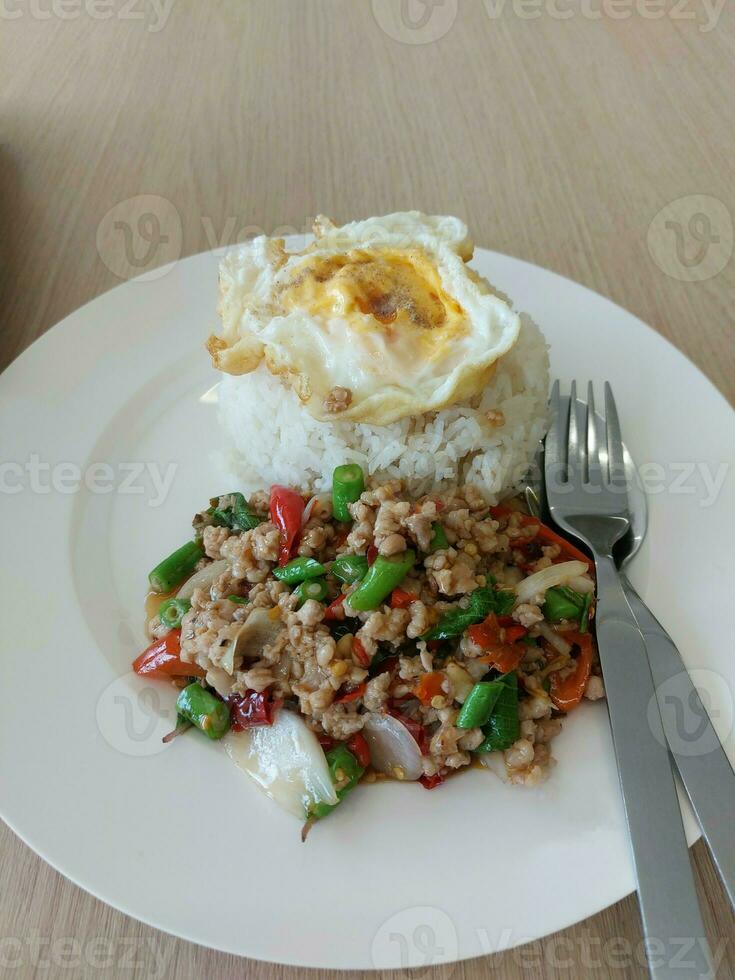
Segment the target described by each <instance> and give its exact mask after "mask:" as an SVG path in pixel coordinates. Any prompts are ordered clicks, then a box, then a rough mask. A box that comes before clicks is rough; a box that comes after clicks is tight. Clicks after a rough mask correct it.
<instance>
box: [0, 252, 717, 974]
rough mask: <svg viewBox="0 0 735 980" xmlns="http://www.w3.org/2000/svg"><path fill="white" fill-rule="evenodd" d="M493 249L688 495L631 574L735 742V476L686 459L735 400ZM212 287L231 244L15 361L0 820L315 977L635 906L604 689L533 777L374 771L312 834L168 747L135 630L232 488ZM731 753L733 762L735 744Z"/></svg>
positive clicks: (666, 495)
mask: <svg viewBox="0 0 735 980" xmlns="http://www.w3.org/2000/svg"><path fill="white" fill-rule="evenodd" d="M476 265H477V267H478V269H479V270H480V271H481V272H482V273H483V274H485V275H487V276H488V277H489V278H490V280H491V281H492V282H493V283H495V284H496V285H497V286H498V287H500V288H501V289H502V290H504V291H505V292H507V293H508V294H509V295H511V296H512V297H513V298H514V300H515V302H516V305H517V308H519V309H525V310H527V311H528V312H529V313H530V314H531V315H532V316H533V317H534V318H535V319H536V320H537V321H538V322H539V323H540V324H541V326H542V327H543V329H544V331H545V333H546V336H547V338H548V340H549V343H550V344H551V351H552V364H553V372H554V374H555V375H557V376H560V377H561V378H563V379H571V378H572V377H576V378H578V379H582V380H585V379H587V378H593V379H596V380H601V379H604V378H607V379H609V380H610V381H611V382H612V383H613V386H614V389H615V393H616V396H617V400H618V405H619V406H620V412H621V416H622V423H623V431H624V433H625V438H626V440H627V442H628V444H629V446H630V449H631V452H632V453H633V455H634V457H635V459H636V460H637V462H638V463H639V465H640V464H641V463H653V464H655V465H657V466H660V467H662V471H663V477H662V479H660V481H659V482H660V483H661V485H668V487H669V489H668V490H664V491H662V492H654V493H652V495H651V497H650V509H651V522H650V532H649V537H648V541H647V543H646V546H645V547H644V549H643V551H642V552H641V554H640V556H639V557H638V558H637V559H636V561H635V565H634V567H633V568H632V569H631V578H632V579H633V581H634V584H635V585H636V587H637V588H638V589H639V591H640V592H641V594H642V595H643V596H644V597H645V598H646V599H647V600H648V601H649V603H650V605H651V606H652V608H653V609H654V611H655V612H656V613H657V615H658V616H660V618H661V619H662V620H663V621H664V623H665V624H666V625H667V626H668V627H669V629H670V630H671V632H672V634H673V635H674V636H675V637H676V638H677V640H678V641H679V643H680V645H681V649H682V651H683V654H684V656H685V658H686V660H687V662H688V664H689V665H690V666H693V667H704V668H707V669H708V670H710V671H713V672H715V674H716V675H719V676H720V677H722V678H724V680H725V683H723V684H721V685H720V686H717V685H715V691H714V698H715V703H714V704H713V707H714V708H715V709H716V711H719V714H718V724H719V725H720V726H721V727H722V729H723V731H722V734H723V735H724V736H729V735H730V731H729V729H730V727H731V726H730V721H731V719H732V710H731V709H732V705H731V703H729V701H728V692H729V690H730V685H731V683H732V681H733V680H734V679H735V667H734V665H733V662H732V659H731V651H732V639H731V635H732V624H731V613H730V610H731V607H732V596H731V592H732V585H733V576H732V553H733V529H734V527H735V524H734V522H735V479H733V475H732V473H729V475H728V476H727V477H726V479H725V482H724V485H723V486H722V487H721V489H720V491H719V494H717V495H716V500H714V502H711V503H710V504H709V505H708V506H704V505H703V504H704V500H705V496H706V492H705V489H704V486H703V483H702V477H701V473H702V469H701V468H700V469H698V470H695V472H694V473H691V472H690V470H691V469H692V468H693V467H694V466H695V464H701V466H704V467H707V468H708V472H710V473H716V472H717V471H718V468H719V467H721V466H722V465H726V464H731V463H732V462H733V447H735V413H733V412H732V410H731V409H730V407H729V406H728V405H727V403H726V402H725V401H724V400H723V398H722V397H721V396H720V395H719V394H718V393H717V392H716V391H715V389H714V388H713V387H712V386H711V385H710V383H709V382H708V381H707V380H706V379H705V378H704V377H703V375H702V374H700V373H699V371H697V369H696V368H695V367H694V366H693V365H692V364H691V363H689V362H688V361H687V360H686V359H685V358H684V357H683V356H682V355H681V354H680V353H678V352H677V351H676V350H675V349H674V348H673V347H671V346H670V345H669V344H668V343H666V342H665V341H664V340H663V339H662V338H661V337H660V336H658V335H657V334H656V333H654V332H653V331H652V330H650V329H649V328H647V327H646V326H644V325H643V324H642V323H641V322H639V321H638V320H636V319H635V318H634V317H633V316H631V315H630V314H628V313H626V312H625V311H624V310H622V309H620V308H618V307H616V306H614V305H613V304H612V303H609V302H608V301H607V300H605V299H603V298H601V297H600V296H597V295H595V294H594V293H591V292H589V291H588V290H586V289H584V288H582V287H581V286H578V285H575V284H574V283H572V282H569V281H568V280H565V279H562V278H560V277H559V276H556V275H554V274H552V273H550V272H547V271H545V270H543V269H539V268H535V267H533V266H531V265H527V264H526V263H524V262H521V261H518V260H516V259H512V258H508V257H505V256H502V255H497V254H493V253H490V252H484V251H479V252H478V254H477V258H476ZM216 277H217V256H215V255H213V254H203V255H197V256H194V257H192V258H190V259H187V260H186V261H183V262H180V263H178V264H177V265H175V266H174V267H173V268H171V269H170V270H169V271H168V272H167V274H165V275H163V276H161V277H159V278H156V279H154V280H152V281H141V282H131V283H128V284H126V285H123V286H121V287H119V288H118V289H115V290H113V291H112V292H110V293H107V294H106V295H105V296H102V297H100V298H99V299H97V300H95V301H94V302H93V303H90V304H89V305H88V306H86V307H84V308H83V309H81V310H79V311H78V312H76V313H75V314H73V315H72V316H70V317H68V318H67V319H66V320H65V321H64V322H63V323H61V324H59V326H58V327H56V328H55V329H54V330H52V331H50V332H49V333H47V334H46V335H45V336H44V337H43V338H41V339H40V340H39V341H38V342H37V343H35V344H34V345H33V346H32V347H31V348H30V349H29V350H28V351H26V352H25V354H23V356H22V357H21V358H20V359H19V360H17V361H16V362H15V363H14V364H13V365H11V367H10V368H9V369H8V370H7V371H6V372H5V374H4V375H3V376H2V378H1V379H0V420H1V421H0V428H1V430H2V432H1V441H0V445H2V455H3V464H2V469H0V476H1V477H2V480H1V483H0V485H1V486H2V489H3V491H4V499H3V504H2V517H1V520H2V542H3V548H2V559H1V565H0V579H1V584H2V590H1V591H2V595H3V629H2V633H1V634H0V669H1V670H2V690H3V692H4V695H5V696H4V698H3V706H2V709H1V710H0V806H1V810H2V815H3V816H4V818H5V819H6V820H7V822H8V823H9V824H10V826H11V827H12V828H13V829H14V830H15V831H16V832H17V833H18V834H19V835H20V836H21V837H22V838H23V840H25V841H26V842H27V843H28V844H29V845H30V846H31V847H32V848H34V850H36V851H37V852H38V853H39V854H40V855H41V856H42V857H43V858H45V860H47V861H48V862H50V863H51V864H52V865H53V866H54V867H56V868H57V869H58V870H59V871H61V872H62V873H63V874H65V875H66V876H67V877H69V878H71V879H72V880H73V881H75V882H76V883H77V884H79V885H81V886H82V887H83V888H86V889H87V890H88V891H90V892H92V893H93V894H94V895H96V896H98V897H99V898H101V899H103V900H104V901H106V902H108V903H109V904H111V905H114V906H115V907H117V908H119V909H121V910H122V911H124V912H126V913H128V914H130V915H133V916H135V917H137V918H139V919H141V920H144V921H146V922H148V923H151V924H152V925H155V926H157V927H159V928H161V929H164V930H167V931H169V932H171V933H175V934H177V935H179V936H182V937H184V938H186V939H190V940H194V941H195V942H198V943H201V944H204V945H207V946H212V947H215V948H218V949H222V950H227V951H229V952H233V953H239V954H243V955H246V956H250V957H257V958H259V959H264V960H274V961H279V962H282V963H290V964H299V965H302V966H311V967H321V968H323V969H326V968H370V967H390V966H400V965H406V964H408V963H410V964H423V963H426V962H434V963H436V962H441V961H443V960H447V961H449V960H455V959H461V958H466V957H472V956H478V955H480V954H482V953H486V952H491V951H493V950H498V949H502V948H507V947H509V946H513V945H517V944H519V943H522V942H524V941H527V940H529V939H533V938H536V937H539V936H542V935H545V934H547V933H550V932H553V931H555V930H557V929H561V928H563V927H565V926H568V925H569V924H571V923H573V922H575V921H578V920H580V919H583V918H585V917H587V916H589V915H591V914H592V913H594V912H596V911H597V910H599V909H601V908H603V907H604V906H607V905H609V904H611V903H612V902H615V901H616V900H617V899H620V898H621V897H622V896H624V895H626V894H627V893H629V892H630V891H631V890H632V888H633V878H632V873H631V866H630V861H629V856H628V845H627V840H626V833H625V826H624V817H623V811H622V807H621V803H620V798H619V793H618V785H617V775H616V770H615V764H614V759H613V752H612V748H611V743H610V736H609V732H608V722H607V715H606V711H605V708H604V706H603V705H601V704H597V705H592V704H586V705H584V706H583V707H582V708H580V709H579V711H577V712H575V714H574V715H573V717H572V718H571V719H570V720H569V722H568V723H567V725H566V727H565V730H564V732H563V734H562V735H561V736H560V738H559V739H558V740H557V741H556V742H555V743H554V745H555V755H556V757H557V758H558V761H559V764H558V766H557V767H556V769H555V770H554V772H553V775H552V777H551V779H550V781H549V782H548V783H547V784H546V785H545V786H543V787H541V788H539V789H533V790H526V789H523V788H511V787H509V786H506V785H504V784H502V783H501V782H500V781H499V780H498V779H497V778H496V777H495V776H493V775H492V774H489V773H485V772H481V771H472V772H470V773H467V774H465V775H463V776H462V777H461V778H458V779H456V780H451V781H450V782H449V783H448V784H446V785H445V786H443V787H442V788H441V789H440V790H437V791H434V792H432V793H427V792H425V791H424V790H423V789H422V788H421V787H420V786H416V785H397V784H396V785H394V784H390V785H378V786H375V787H362V788H360V789H358V791H357V792H356V793H355V794H354V796H353V797H352V798H351V799H350V801H349V805H347V806H344V807H341V808H340V809H339V811H338V812H336V813H335V814H334V816H332V817H330V818H329V820H328V821H325V822H324V824H323V825H320V826H319V827H317V828H316V829H315V830H314V831H313V832H312V834H311V836H310V837H309V840H308V843H307V844H306V845H304V844H302V843H301V842H300V840H299V824H298V821H296V820H294V818H292V817H290V816H289V815H288V814H286V813H283V812H281V811H280V810H278V809H277V808H276V807H275V806H274V805H273V804H272V803H271V802H270V801H269V800H268V799H266V798H265V797H264V796H262V795H261V793H260V792H259V791H258V790H257V789H256V787H255V786H254V785H252V784H251V783H250V782H249V781H248V780H246V779H245V778H244V777H243V776H242V775H241V774H240V773H239V772H238V771H237V770H236V769H235V768H234V767H233V766H232V764H231V763H230V762H229V760H228V759H227V758H226V756H225V754H224V752H223V751H222V750H221V748H220V747H219V746H216V745H214V744H212V743H209V742H207V741H206V740H205V739H201V738H195V737H192V738H182V739H179V740H177V741H175V742H173V743H172V744H170V745H168V746H165V747H164V746H162V744H161V743H160V736H161V734H162V733H163V732H165V731H166V730H168V729H170V728H171V727H173V726H172V722H173V711H172V705H173V693H172V692H171V691H170V690H169V689H168V688H167V686H166V685H160V684H154V683H153V682H147V683H145V682H143V681H139V680H137V679H135V678H134V677H133V676H132V675H131V674H130V673H129V664H130V662H131V661H132V659H133V658H134V657H135V655H136V654H137V653H138V651H139V650H140V649H141V648H142V646H143V645H144V635H143V610H142V598H143V594H144V592H145V583H146V574H147V572H148V570H149V568H151V567H152V566H153V565H154V564H156V562H157V561H158V560H159V559H160V558H161V557H162V556H163V555H165V554H167V553H168V552H169V551H171V550H172V549H173V548H174V547H176V546H177V545H178V544H180V543H181V542H182V541H183V540H185V539H186V537H187V528H188V527H189V522H190V520H191V516H192V514H193V513H194V512H195V511H196V510H198V509H199V508H200V507H201V505H202V501H204V500H206V499H208V498H209V496H210V495H211V494H213V493H215V492H218V491H221V490H222V489H228V488H227V487H224V488H223V487H222V486H221V485H220V483H221V477H220V476H219V474H218V473H217V471H216V468H215V466H214V464H213V463H212V461H211V459H210V456H209V455H208V453H209V450H210V449H211V448H212V447H213V446H215V445H216V444H217V440H218V435H217V432H216V427H215V406H214V404H213V398H212V393H211V388H212V386H213V385H214V384H215V382H216V380H217V379H216V376H215V374H214V372H213V371H212V369H211V368H210V366H209V359H208V357H207V355H206V354H205V352H204V350H203V347H202V344H203V340H204V337H205V336H206V335H207V333H208V332H209V330H210V328H211V327H212V326H213V324H214V321H215V315H214V308H215V292H216ZM93 464H102V465H101V466H97V467H96V468H95V467H93ZM144 464H152V465H153V466H155V467H156V470H155V472H156V473H157V474H158V476H159V478H161V477H163V478H165V476H166V471H167V467H168V466H169V465H171V466H172V467H173V469H172V470H171V471H170V473H172V474H173V482H172V484H171V486H170V489H169V491H168V493H167V494H166V495H165V502H163V503H161V501H160V499H159V498H160V497H161V496H162V494H160V493H159V492H158V491H157V490H156V489H155V484H154V483H153V482H152V479H151V477H150V472H151V471H150V469H149V470H147V471H146V473H147V475H141V474H140V472H139V471H140V470H141V468H142V467H143V465H144ZM80 471H81V472H82V475H83V477H84V478H85V479H86V483H85V482H84V480H83V482H82V485H81V487H80V486H78V477H79V473H80ZM651 473H653V476H654V477H655V472H653V471H649V474H648V475H649V479H650V478H651ZM676 480H678V481H679V484H678V486H679V490H680V491H681V492H675V491H676V486H674V487H672V486H671V484H672V483H674V482H675V481H676ZM111 481H112V482H111ZM112 483H114V484H115V486H114V488H113V487H112ZM156 504H158V505H157V506H156ZM728 750H729V752H730V757H731V759H733V760H735V741H733V740H732V739H728ZM687 819H688V832H689V837H690V840H691V839H693V838H694V836H695V827H694V825H693V823H692V821H691V819H690V818H687Z"/></svg>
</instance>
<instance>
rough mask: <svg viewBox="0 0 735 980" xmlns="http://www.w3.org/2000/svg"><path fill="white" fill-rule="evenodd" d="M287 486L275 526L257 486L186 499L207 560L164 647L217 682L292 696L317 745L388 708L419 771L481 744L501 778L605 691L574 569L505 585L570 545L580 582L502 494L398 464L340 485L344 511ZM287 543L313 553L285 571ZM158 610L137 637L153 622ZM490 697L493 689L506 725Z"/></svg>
mask: <svg viewBox="0 0 735 980" xmlns="http://www.w3.org/2000/svg"><path fill="white" fill-rule="evenodd" d="M274 489H275V488H274ZM287 492H288V493H291V494H292V502H293V500H295V502H296V503H295V506H296V510H297V511H298V512H299V513H300V512H302V511H303V516H302V517H301V519H300V523H298V526H297V527H295V529H292V530H293V534H292V537H291V540H290V541H286V540H285V530H284V526H283V525H282V524H281V523H279V521H281V520H282V518H279V517H278V516H277V514H275V512H274V509H273V507H272V502H271V501H269V496H268V494H266V493H261V494H256V495H254V496H253V497H252V498H251V499H250V500H249V501H244V498H242V497H241V495H239V494H228V495H224V496H222V497H219V498H216V499H215V500H214V501H213V502H212V506H211V507H210V508H209V510H206V511H203V512H202V513H200V514H198V515H197V516H196V517H195V519H194V528H195V531H196V534H197V539H198V540H199V541H200V542H201V547H202V551H203V553H204V558H202V559H201V560H200V561H199V563H198V565H197V574H198V575H201V574H202V570H206V569H207V568H208V567H209V566H210V565H211V564H212V563H213V562H218V563H219V565H218V566H217V568H216V569H213V573H214V572H215V571H216V572H217V574H216V575H215V574H213V575H212V576H211V577H210V578H211V580H209V581H206V580H205V581H204V584H203V585H202V586H201V587H198V588H193V591H192V592H191V597H190V600H189V601H190V607H188V610H187V611H186V612H185V614H184V615H183V617H182V618H181V621H180V628H181V635H180V653H179V656H180V660H181V662H182V663H183V664H184V665H188V664H191V665H196V667H194V666H193V667H192V670H193V671H195V672H196V673H197V675H198V676H200V675H201V676H202V683H203V684H205V685H208V686H209V687H210V688H213V689H214V691H215V692H216V693H217V695H218V696H219V697H220V698H225V699H227V698H232V697H237V696H241V697H242V696H249V695H251V694H252V693H253V692H255V693H256V694H257V695H261V696H262V699H263V703H268V704H269V705H271V706H272V707H273V708H274V710H276V709H277V708H278V706H283V707H284V708H285V709H290V710H293V711H298V712H299V713H300V714H301V716H302V717H303V719H304V720H305V722H306V724H307V725H308V726H309V727H310V728H311V729H312V730H313V731H314V732H315V733H316V734H317V735H318V737H319V739H320V740H321V742H322V744H323V745H325V746H329V745H333V744H335V743H342V742H350V740H351V739H354V737H355V736H356V735H357V734H358V733H360V732H361V731H362V729H363V728H364V726H365V724H366V723H367V722H368V720H369V719H370V718H371V717H380V716H384V715H386V714H388V715H392V716H393V717H394V718H396V719H398V720H399V721H400V722H401V724H403V725H405V726H406V728H407V729H408V731H409V732H410V733H411V735H412V736H413V738H414V739H415V740H416V743H417V745H418V747H419V749H420V753H421V769H422V770H423V776H422V777H421V779H422V781H423V782H424V785H426V786H428V787H429V788H431V787H432V786H434V785H436V784H437V783H438V782H440V781H441V780H442V779H443V778H444V777H446V776H448V775H450V774H451V773H453V772H455V771H456V770H458V769H462V768H465V767H467V766H469V765H470V764H471V762H472V760H473V758H475V757H476V755H477V754H478V753H482V752H487V751H497V752H502V753H503V756H502V757H503V759H504V762H505V767H506V770H507V772H508V776H509V778H510V780H511V782H525V783H531V784H532V783H536V782H538V781H539V780H541V779H543V778H544V777H545V775H546V774H547V773H548V770H549V768H550V766H551V765H552V763H553V760H552V757H551V753H550V748H549V745H550V743H551V741H552V740H553V738H554V737H555V736H556V735H557V734H558V733H559V732H560V731H561V727H562V719H563V716H564V714H565V713H566V712H567V711H569V710H571V708H573V707H575V706H576V705H577V704H578V703H579V702H580V701H581V700H582V699H583V698H587V699H588V700H597V699H599V698H602V697H604V687H603V683H602V678H601V677H600V671H599V666H598V662H597V655H596V650H595V646H594V642H593V640H592V638H591V634H590V627H591V623H592V620H593V618H594V600H593V594H594V591H593V588H594V587H593V582H592V581H591V579H590V578H589V575H590V574H591V569H590V567H589V566H588V573H587V577H586V578H585V579H584V582H583V583H582V585H578V588H579V589H580V590H581V589H582V588H583V587H584V589H586V592H582V591H580V592H576V591H575V590H574V589H572V588H571V587H570V586H569V584H568V583H567V582H566V581H565V580H564V576H563V574H562V575H561V577H560V578H559V579H558V582H559V584H558V586H552V588H550V589H549V588H548V587H547V586H543V587H541V586H539V589H541V588H543V591H538V592H537V591H536V589H535V588H534V589H533V590H532V585H533V586H535V585H536V580H535V579H534V581H533V583H528V586H527V587H526V589H525V592H524V594H525V595H526V596H529V595H532V601H519V600H518V599H517V598H516V589H517V587H518V585H519V583H521V582H524V581H525V580H526V579H528V578H529V576H533V575H536V574H538V573H540V572H542V571H543V570H544V569H545V570H546V572H545V573H544V574H547V573H548V570H549V569H551V568H552V566H555V565H560V566H561V565H562V564H563V563H569V562H570V561H572V560H573V559H576V560H577V563H576V567H575V572H574V575H575V576H576V577H577V581H578V582H579V564H578V562H579V558H580V557H581V556H580V555H579V553H578V552H576V551H575V549H574V548H572V547H571V546H569V545H567V544H566V542H564V541H563V540H562V539H560V538H558V537H557V536H556V535H554V534H553V532H551V531H550V530H549V529H548V528H545V526H544V525H542V524H540V522H538V521H536V520H534V519H533V518H530V517H528V515H526V514H524V513H523V512H522V511H521V509H520V505H519V503H518V502H515V501H514V502H511V503H510V504H509V505H506V506H500V507H488V506H487V505H486V503H485V501H484V499H483V497H482V494H480V493H479V491H478V490H477V489H476V488H474V487H472V486H467V487H464V488H462V489H457V490H454V491H451V492H448V493H441V494H440V493H435V494H429V495H427V496H425V497H423V498H421V499H419V500H413V499H411V498H410V497H409V496H408V495H407V494H405V493H404V491H403V487H402V484H401V483H400V481H395V480H394V481H390V482H388V483H385V484H382V485H378V486H372V487H370V488H369V489H366V490H364V491H363V492H362V493H361V494H360V496H359V498H358V499H355V497H356V494H355V496H353V497H352V498H351V502H350V503H349V504H348V506H347V509H346V510H345V512H344V513H343V517H344V518H347V517H348V516H349V517H351V521H348V520H346V519H345V520H342V521H339V520H337V519H335V517H334V516H333V513H332V505H331V503H330V502H329V500H327V499H324V497H323V496H322V497H317V498H314V499H313V500H311V501H310V502H309V504H308V506H307V507H306V508H305V507H304V505H305V500H303V499H302V498H300V497H299V496H298V495H297V494H295V493H293V492H292V491H287ZM358 492H359V490H358ZM336 510H337V504H336V503H335V511H336ZM233 514H234V515H235V516H234V517H233V516H232V515H233ZM284 542H285V552H284ZM199 555H201V552H199ZM197 557H198V556H197ZM294 560H295V561H296V562H297V563H298V562H301V563H304V562H311V563H312V565H311V566H310V567H312V568H315V569H316V571H315V572H311V573H310V574H309V577H308V578H302V579H298V580H294V581H293V582H291V583H289V581H288V580H287V579H285V578H284V573H283V572H282V570H281V569H282V566H283V565H284V564H285V563H286V562H287V561H294ZM350 562H356V563H357V564H356V565H355V566H354V567H356V568H357V569H358V571H357V572H354V573H353V572H351V571H350V569H351V568H352V567H353V566H352V565H350ZM380 563H383V564H382V565H381V564H380ZM303 567H306V566H303ZM345 569H347V571H345ZM386 569H389V573H386ZM395 569H399V570H400V571H399V572H395ZM562 571H563V570H562ZM394 573H395V575H397V577H396V578H395V581H391V584H390V586H389V587H388V588H387V589H386V590H384V591H383V592H382V593H380V594H378V593H377V592H375V582H378V580H379V579H380V578H381V576H385V575H386V574H390V575H393V574H394ZM205 579H206V573H205ZM386 581H387V579H386ZM194 584H195V583H192V585H194ZM307 586H308V588H307ZM371 590H372V592H371ZM368 593H370V595H368ZM164 615H165V614H164V612H163V611H162V612H161V614H160V615H159V616H156V617H154V618H153V619H151V621H150V623H149V631H150V633H151V635H152V636H153V637H158V638H161V637H165V636H166V634H167V632H168V627H167V626H166V622H165V619H164ZM484 697H487V698H489V700H488V702H487V703H488V705H489V707H488V708H487V711H485V712H484V713H483V710H480V708H478V707H477V704H476V703H475V702H479V701H481V699H482V698H484ZM493 698H497V699H498V703H500V699H501V698H503V699H505V701H504V702H503V703H504V704H505V706H506V707H505V709H504V710H505V711H506V714H507V711H508V705H510V709H509V710H510V713H511V716H512V717H511V724H510V726H509V727H507V728H506V729H502V728H501V727H498V726H499V725H500V724H501V722H502V717H501V714H502V713H499V712H498V713H495V714H494V713H493V710H494V709H493V708H492V705H491V702H492V703H493V704H494V703H495V702H494V701H493ZM498 718H500V721H497V719H498ZM493 719H496V721H494V720H493ZM266 723H267V722H266ZM350 744H351V743H350ZM421 769H420V770H419V771H421ZM368 776H371V781H372V780H373V779H374V778H375V777H374V776H373V775H372V773H371V771H370V770H369V769H368Z"/></svg>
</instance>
